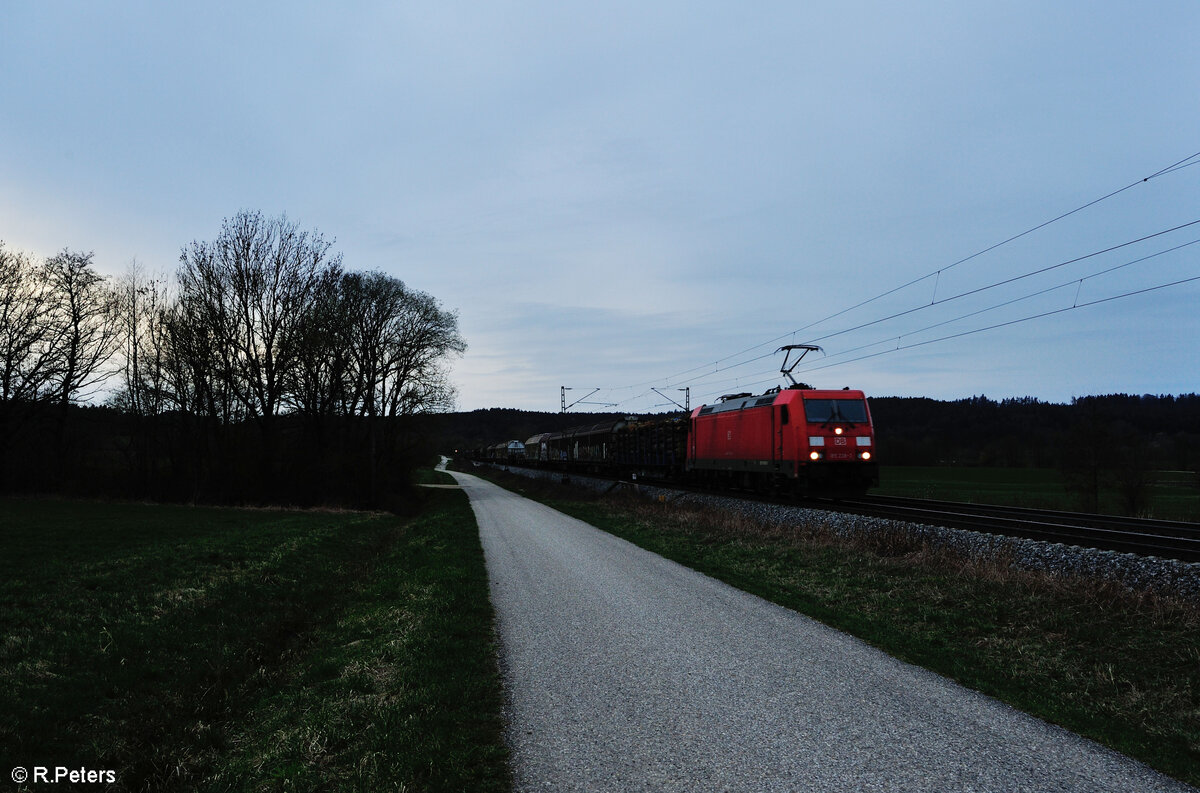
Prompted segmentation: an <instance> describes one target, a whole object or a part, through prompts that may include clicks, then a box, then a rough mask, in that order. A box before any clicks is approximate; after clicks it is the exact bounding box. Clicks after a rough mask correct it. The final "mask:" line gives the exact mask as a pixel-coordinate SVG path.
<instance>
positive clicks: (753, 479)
mask: <svg viewBox="0 0 1200 793" xmlns="http://www.w3.org/2000/svg"><path fill="white" fill-rule="evenodd" d="M874 456H875V435H874V432H873V430H872V427H871V412H870V409H869V408H868V407H867V401H866V398H865V397H864V396H863V392H862V391H851V390H849V389H844V390H842V391H825V390H819V389H811V388H807V387H805V386H802V385H796V386H793V387H791V388H788V389H786V390H778V389H776V390H775V391H774V392H768V393H766V394H763V395H762V396H749V395H745V394H738V395H734V396H732V397H729V398H726V399H725V400H724V401H722V402H720V403H719V404H716V405H705V406H704V407H700V408H697V409H696V410H695V411H693V413H692V417H691V431H690V432H689V433H688V453H687V467H688V470H689V471H691V472H693V475H694V476H696V477H698V478H700V479H701V480H709V481H714V482H718V483H720V482H728V483H730V484H733V485H735V486H738V487H750V488H755V489H760V490H767V489H772V490H776V489H785V490H794V491H795V492H797V493H800V494H811V495H832V496H838V495H853V494H862V493H865V492H866V491H867V489H868V488H870V487H872V486H873V485H877V484H879V468H878V465H877V464H876V462H875V460H874Z"/></svg>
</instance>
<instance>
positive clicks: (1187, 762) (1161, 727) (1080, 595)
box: [477, 471, 1200, 785]
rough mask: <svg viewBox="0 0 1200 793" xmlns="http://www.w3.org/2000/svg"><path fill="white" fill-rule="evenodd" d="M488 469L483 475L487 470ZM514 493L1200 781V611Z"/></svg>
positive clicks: (806, 539)
mask: <svg viewBox="0 0 1200 793" xmlns="http://www.w3.org/2000/svg"><path fill="white" fill-rule="evenodd" d="M477 473H478V471H477ZM486 475H487V476H489V478H492V477H496V478H497V479H498V481H501V482H502V483H503V484H504V485H505V486H506V487H509V488H510V489H513V490H516V491H517V492H523V493H525V494H526V495H528V496H530V497H533V498H539V499H541V500H543V501H546V502H547V503H549V504H551V505H552V506H554V507H556V508H558V509H560V510H562V511H564V512H567V513H568V514H571V515H574V516H575V517H578V518H580V519H582V520H585V521H587V522H589V523H591V524H593V525H595V526H598V527H600V528H602V529H605V530H606V531H609V532H611V533H613V534H616V535H618V536H620V537H624V538H625V539H628V540H630V541H632V542H634V543H636V544H638V545H640V546H642V547H644V548H647V549H649V550H651V551H654V552H656V553H659V554H661V555H663V556H665V557H667V558H669V559H674V560H675V561H678V562H680V563H682V564H684V565H687V566H688V567H692V568H694V569H696V570H700V571H701V572H704V573H707V574H708V575H711V576H713V577H715V578H719V579H721V580H723V581H726V582H727V583H729V584H731V585H733V586H735V587H738V588H739V589H743V590H746V591H748V592H752V593H754V594H757V595H759V596H761V597H763V598H766V599H768V600H771V601H774V602H776V603H779V604H781V605H783V606H785V607H787V608H791V609H794V610H796V611H799V612H801V613H804V614H808V615H810V616H812V617H814V618H816V619H818V620H820V621H822V622H824V623H826V624H828V625H831V626H833V627H835V628H838V629H840V630H844V631H846V632H848V633H851V634H854V635H856V636H858V637H860V638H862V639H864V640H866V641H867V642H870V643H871V644H873V645H875V646H877V647H879V648H881V649H883V650H885V651H886V652H888V653H890V654H891V655H894V656H896V657H898V658H901V659H903V660H906V661H909V662H911V663H915V664H918V665H921V666H924V667H926V668H929V669H932V670H934V671H936V672H939V673H941V674H944V675H946V676H948V677H951V678H954V679H956V680H958V681H959V682H961V683H963V684H964V685H966V686H968V687H970V688H973V689H976V690H978V691H982V692H984V693H986V694H989V695H991V696H994V697H997V698H998V699H1001V700H1003V701H1006V702H1009V703H1010V704H1013V705H1015V706H1016V707H1018V708H1020V709H1022V710H1025V711H1026V712H1029V713H1032V714H1034V715H1037V716H1040V717H1042V718H1044V719H1047V720H1049V721H1053V722H1056V723H1058V724H1061V725H1063V726H1066V727H1067V728H1069V729H1071V730H1073V731H1075V732H1078V733H1080V734H1082V735H1085V736H1088V737H1090V738H1093V739H1095V740H1098V741H1100V742H1101V743H1104V744H1106V745H1108V746H1111V747H1113V748H1115V749H1116V750H1118V751H1120V752H1123V753H1125V754H1128V755H1130V756H1132V757H1135V758H1138V759H1140V760H1142V761H1143V762H1146V763H1148V764H1150V765H1152V766H1154V767H1156V768H1158V769H1160V770H1163V771H1165V772H1167V773H1169V774H1172V775H1173V776H1176V777H1177V778H1180V779H1183V780H1185V781H1188V782H1190V783H1191V784H1193V785H1196V784H1200V606H1198V605H1197V604H1195V603H1191V604H1188V603H1180V602H1175V601H1171V600H1166V599H1160V598H1156V597H1152V596H1149V595H1138V594H1133V593H1129V592H1127V591H1126V590H1124V589H1122V588H1120V587H1119V586H1117V585H1115V584H1111V583H1102V582H1096V581H1090V580H1087V579H1074V580H1062V579H1056V578H1053V577H1050V576H1047V575H1040V574H1031V573H1025V572H1020V571H1014V570H1009V569H1007V568H1005V567H1004V566H1003V565H1001V564H984V563H979V562H970V561H967V560H963V559H960V558H956V557H954V556H952V555H950V554H947V553H944V552H942V553H939V552H933V551H930V550H928V549H925V548H922V547H919V546H914V545H912V544H911V543H905V542H902V541H898V539H897V538H894V537H879V538H875V539H874V540H859V541H855V542H850V541H846V540H841V539H838V538H837V537H835V536H833V535H832V534H831V533H830V532H829V531H827V530H825V529H823V528H822V527H821V526H810V527H797V526H777V525H775V526H772V525H761V524H755V523H753V522H751V521H748V520H746V519H744V518H734V517H730V516H723V515H721V514H720V513H714V512H712V511H700V510H695V509H686V508H681V507H678V506H672V505H664V504H657V503H645V502H640V501H623V500H619V499H615V498H601V497H597V496H596V495H595V494H593V493H590V492H587V491H582V490H579V489H572V488H565V487H562V486H559V485H553V484H549V483H539V482H534V481H531V480H528V479H523V478H521V477H518V476H514V475H504V476H497V475H496V474H493V473H486Z"/></svg>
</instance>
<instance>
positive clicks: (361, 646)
mask: <svg viewBox="0 0 1200 793" xmlns="http://www.w3.org/2000/svg"><path fill="white" fill-rule="evenodd" d="M427 492H428V495H427V501H426V503H425V504H424V507H423V509H422V510H421V513H420V515H419V516H418V517H416V518H413V519H400V518H397V517H395V516H391V515H385V514H365V513H328V512H325V513H322V512H294V511H282V510H278V511H273V510H236V509H207V508H198V507H183V506H150V505H140V504H101V503H91V502H73V501H53V500H41V499H38V500H29V499H2V500H0V637H2V644H0V755H2V756H3V757H4V759H5V760H8V761H10V764H9V766H7V768H12V767H13V766H17V765H21V766H24V767H26V768H33V767H36V766H39V765H40V766H47V767H50V768H54V767H55V766H67V767H70V768H81V767H83V768H88V769H97V770H104V769H111V770H114V771H115V772H116V775H117V788H118V789H128V790H142V789H172V790H212V789H217V790H289V791H293V790H294V791H305V790H331V791H338V790H385V789H386V790H414V791H421V790H430V791H434V790H448V791H449V790H454V791H458V790H485V791H487V790H497V791H502V790H508V789H509V788H510V785H511V783H510V780H509V777H508V770H507V766H506V762H507V760H506V758H507V754H506V749H505V748H504V744H503V740H502V720H501V717H500V704H501V694H500V687H499V680H498V674H497V670H496V664H495V652H494V647H493V645H492V614H491V607H490V604H489V601H488V596H487V578H486V574H485V571H484V566H483V555H482V549H481V548H480V546H479V540H478V532H477V530H476V526H475V522H474V517H473V515H472V513H471V510H470V507H469V505H468V504H467V501H466V498H465V496H464V495H463V494H462V493H460V492H454V491H427ZM3 773H4V774H5V775H6V776H7V775H8V773H9V771H8V770H5V771H4V772H3Z"/></svg>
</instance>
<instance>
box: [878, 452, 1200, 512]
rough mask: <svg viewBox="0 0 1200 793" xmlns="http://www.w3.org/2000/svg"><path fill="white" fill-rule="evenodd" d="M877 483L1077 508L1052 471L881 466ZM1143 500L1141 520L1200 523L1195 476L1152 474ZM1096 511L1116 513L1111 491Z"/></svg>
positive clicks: (943, 496)
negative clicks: (1145, 505) (1146, 503)
mask: <svg viewBox="0 0 1200 793" xmlns="http://www.w3.org/2000/svg"><path fill="white" fill-rule="evenodd" d="M879 480H880V486H879V487H878V488H876V489H875V490H872V491H871V492H872V493H877V494H879V495H885V496H908V497H910V498H932V499H939V500H945V501H967V502H974V503H979V504H1001V505H1006V506H1022V507H1038V508H1042V509H1060V510H1066V511H1074V510H1078V509H1079V508H1080V504H1079V501H1078V498H1077V497H1076V496H1074V495H1072V494H1071V493H1068V492H1067V490H1066V488H1065V487H1063V480H1062V474H1061V473H1060V472H1058V471H1057V470H1054V469H1043V468H974V467H966V466H886V465H885V466H882V467H881V469H880V473H879ZM1148 497H1149V509H1148V510H1147V515H1146V516H1147V517H1155V518H1161V519H1164V520H1189V521H1200V486H1198V483H1197V478H1196V474H1195V472H1192V471H1156V472H1153V474H1152V475H1151V478H1150V484H1149V490H1148ZM1100 511H1101V512H1106V513H1109V514H1113V515H1119V514H1121V507H1120V499H1119V498H1118V496H1117V494H1116V493H1115V492H1113V491H1111V490H1109V491H1105V492H1102V493H1101V497H1100Z"/></svg>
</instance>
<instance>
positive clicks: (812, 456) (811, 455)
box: [808, 452, 821, 460]
mask: <svg viewBox="0 0 1200 793" xmlns="http://www.w3.org/2000/svg"><path fill="white" fill-rule="evenodd" d="M808 459H810V460H820V459H821V453H820V452H809V453H808Z"/></svg>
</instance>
